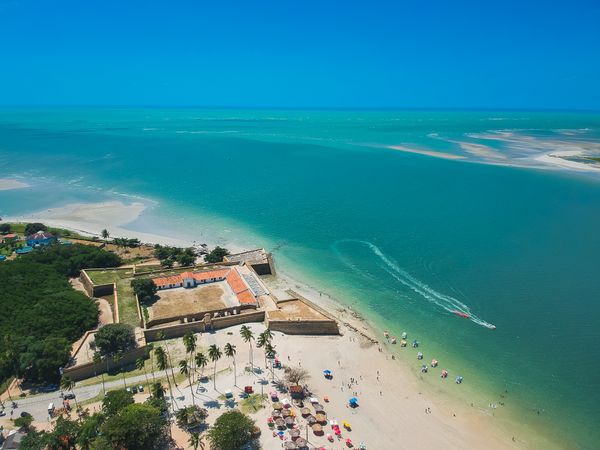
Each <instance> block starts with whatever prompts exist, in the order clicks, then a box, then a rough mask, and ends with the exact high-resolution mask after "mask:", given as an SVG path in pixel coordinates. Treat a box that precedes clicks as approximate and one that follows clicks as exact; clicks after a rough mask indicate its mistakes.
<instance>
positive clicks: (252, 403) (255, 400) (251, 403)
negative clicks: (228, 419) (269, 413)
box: [240, 394, 267, 414]
mask: <svg viewBox="0 0 600 450" xmlns="http://www.w3.org/2000/svg"><path fill="white" fill-rule="evenodd" d="M266 399H267V395H266V394H264V395H260V394H250V395H249V396H248V397H246V398H245V399H243V400H241V401H240V411H242V412H243V413H245V414H254V413H255V412H257V411H260V410H261V409H263V408H264V407H265V406H264V405H265V400H266Z"/></svg>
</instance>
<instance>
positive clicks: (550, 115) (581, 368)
mask: <svg viewBox="0 0 600 450" xmlns="http://www.w3.org/2000/svg"><path fill="white" fill-rule="evenodd" d="M393 147H395V148H396V149H394V148H393ZM400 149H401V150H400ZM402 150H410V152H408V151H402ZM565 150H568V151H582V152H585V153H587V154H589V155H594V154H595V155H597V156H600V115H599V114H593V113H561V112H502V111H481V112H476V111H270V110H201V109H199V110H195V109H178V110H177V109H108V108H107V109H91V108H82V109H73V108H55V109H14V110H0V178H10V177H20V178H23V179H25V180H26V181H28V182H29V183H31V184H32V187H31V188H28V189H19V190H11V191H0V216H5V215H19V214H23V213H28V212H34V211H39V210H44V209H47V208H50V207H53V206H58V205H62V204H67V203H73V202H96V201H102V200H106V199H113V198H118V199H120V200H121V201H123V202H132V201H135V200H139V199H140V198H141V199H146V200H147V201H148V203H149V205H151V207H150V209H149V211H148V213H147V214H145V216H144V217H143V220H140V221H139V223H138V224H135V223H134V224H132V227H133V228H135V227H136V226H138V227H139V229H140V230H142V228H143V229H144V231H148V230H149V229H154V230H166V229H170V230H172V231H171V232H172V233H180V234H181V235H182V236H184V235H185V236H190V235H193V236H205V235H206V236H209V235H210V236H217V237H218V238H219V239H222V240H224V241H227V240H237V241H239V242H240V243H248V244H254V245H256V246H259V245H260V246H265V247H266V248H269V249H273V251H274V254H275V258H276V261H277V264H278V265H279V266H280V267H281V268H282V269H283V270H284V271H286V272H287V273H290V274H292V275H293V276H294V277H297V278H298V279H300V280H302V281H306V282H308V283H309V284H311V285H313V286H315V287H317V288H318V289H320V290H322V291H325V292H327V293H329V294H330V295H332V296H334V297H335V298H337V299H339V300H340V301H342V302H344V303H346V304H348V305H350V306H352V307H353V308H356V309H357V310H358V311H360V312H361V313H363V314H364V315H365V316H366V317H367V318H368V319H369V320H370V321H371V323H372V324H373V325H374V326H376V327H377V329H379V330H383V329H389V330H390V332H392V333H393V334H398V335H399V334H400V332H401V331H407V332H408V333H409V335H410V337H411V338H412V337H415V338H417V339H419V340H420V341H421V343H422V346H421V350H422V351H423V352H424V353H426V357H428V358H429V357H432V356H434V355H435V357H436V358H437V359H438V360H440V363H441V365H442V366H444V367H447V368H448V369H449V370H450V373H451V376H454V375H457V374H460V375H462V376H464V379H465V382H464V383H463V385H461V386H460V389H462V388H464V389H465V390H466V391H465V392H477V396H476V397H468V398H467V397H465V398H464V399H463V400H459V401H464V402H470V401H472V400H473V398H475V401H476V403H477V405H478V406H480V407H482V408H489V404H490V403H494V404H496V405H500V403H503V404H504V405H505V406H498V408H496V409H494V408H489V411H490V413H494V414H497V415H498V416H502V415H503V414H504V416H505V418H509V419H513V420H515V421H519V422H521V423H523V424H526V425H527V426H529V427H531V430H532V431H531V432H532V433H533V432H536V431H537V432H544V433H546V432H549V433H554V434H555V436H556V442H557V444H558V445H559V446H564V447H567V446H569V447H579V448H598V447H600V428H599V427H598V423H600V345H599V343H600V276H599V269H600V175H599V174H594V173H591V172H585V171H571V170H566V169H556V168H553V167H552V166H551V165H545V164H544V163H543V162H540V161H538V160H536V158H537V157H538V156H540V155H542V154H545V153H553V152H560V151H565ZM415 151H416V152H423V151H426V152H436V153H434V154H433V156H431V155H425V154H420V153H415ZM449 156H454V157H456V158H460V159H449ZM575 159H576V160H579V161H581V159H580V157H575ZM584 161H585V160H584ZM584 164H585V163H584ZM200 239H201V238H200ZM452 311H462V312H465V313H468V314H470V315H471V318H472V320H468V319H462V318H459V317H457V316H456V315H455V314H454V313H452ZM490 324H493V325H495V326H496V327H497V328H496V329H495V330H491V329H489V328H488V327H486V325H490ZM394 351H395V352H397V353H398V354H399V355H401V357H403V351H401V350H400V349H396V348H395V349H394ZM404 355H406V359H407V361H408V363H409V364H412V365H413V366H415V367H416V363H417V362H416V361H413V356H414V355H413V353H412V352H409V351H404ZM409 355H410V356H409ZM429 383H430V384H431V385H432V387H433V388H434V389H438V387H436V383H438V378H437V377H436V376H432V378H431V381H430V382H429ZM450 384H451V386H449V387H448V388H447V390H448V391H452V390H453V392H455V393H458V394H457V396H460V395H461V394H460V392H461V391H457V389H458V387H457V386H456V385H454V384H453V383H450ZM440 395H442V394H440ZM444 395H445V394H444ZM448 395H452V392H449V393H448ZM470 395H471V394H470ZM473 395H475V394H473ZM509 416H510V417H509ZM549 430H550V431H549Z"/></svg>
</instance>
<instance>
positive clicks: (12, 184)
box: [0, 178, 29, 191]
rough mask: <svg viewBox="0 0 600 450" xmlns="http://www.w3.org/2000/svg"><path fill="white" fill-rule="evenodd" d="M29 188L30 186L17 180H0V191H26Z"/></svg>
mask: <svg viewBox="0 0 600 450" xmlns="http://www.w3.org/2000/svg"><path fill="white" fill-rule="evenodd" d="M27 187H29V184H27V183H25V182H23V181H19V180H15V179H13V178H0V191H10V190H12V189H24V188H27Z"/></svg>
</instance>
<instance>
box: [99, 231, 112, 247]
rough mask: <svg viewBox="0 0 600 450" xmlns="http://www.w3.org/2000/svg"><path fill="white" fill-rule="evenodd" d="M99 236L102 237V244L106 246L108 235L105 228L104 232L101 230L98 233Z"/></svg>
mask: <svg viewBox="0 0 600 450" xmlns="http://www.w3.org/2000/svg"><path fill="white" fill-rule="evenodd" d="M100 234H101V235H102V239H104V243H105V244H106V240H107V239H108V238H109V236H110V233H109V232H108V230H107V229H106V228H105V229H104V230H102V231H101V232H100Z"/></svg>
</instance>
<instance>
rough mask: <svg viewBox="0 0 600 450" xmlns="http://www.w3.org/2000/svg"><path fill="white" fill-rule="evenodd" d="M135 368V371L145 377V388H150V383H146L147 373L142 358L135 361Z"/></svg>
mask: <svg viewBox="0 0 600 450" xmlns="http://www.w3.org/2000/svg"><path fill="white" fill-rule="evenodd" d="M135 368H136V369H137V370H142V371H144V376H145V377H146V387H148V386H150V381H148V373H146V361H145V360H144V358H138V359H136V360H135Z"/></svg>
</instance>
